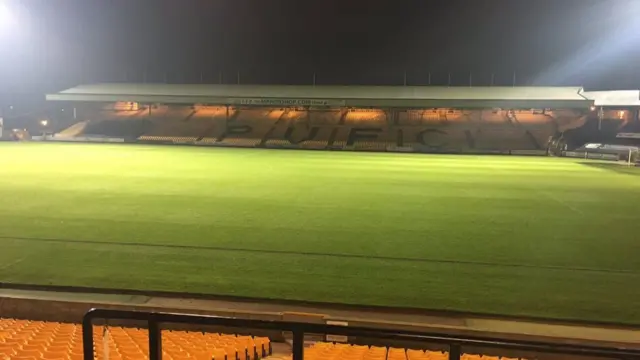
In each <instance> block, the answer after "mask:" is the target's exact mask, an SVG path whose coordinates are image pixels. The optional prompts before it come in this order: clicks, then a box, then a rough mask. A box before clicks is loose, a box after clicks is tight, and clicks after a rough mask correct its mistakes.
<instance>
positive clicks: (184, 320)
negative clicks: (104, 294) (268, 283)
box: [82, 309, 640, 360]
mask: <svg viewBox="0 0 640 360" xmlns="http://www.w3.org/2000/svg"><path fill="white" fill-rule="evenodd" d="M96 319H106V320H132V321H144V322H146V323H147V328H148V330H149V360H161V359H162V332H161V325H162V324H163V323H171V324H195V325H203V326H221V327H228V328H241V329H256V330H258V329H259V330H278V331H287V332H291V333H292V334H293V345H292V346H293V360H303V358H304V336H305V334H325V335H326V334H331V335H341V336H354V337H364V338H369V339H380V340H386V341H405V342H421V343H431V344H440V345H446V346H448V348H449V359H450V360H460V355H461V354H462V347H463V346H470V347H483V348H492V349H499V350H512V351H513V350H516V351H527V352H538V353H547V354H562V355H577V356H588V357H597V358H608V359H640V350H635V349H628V348H623V347H614V346H610V347H605V346H581V345H573V344H555V343H550V342H539V341H520V340H505V339H493V338H483V337H471V336H469V337H467V336H455V335H448V334H438V333H426V332H413V331H400V330H386V329H375V328H367V327H350V326H340V325H325V324H311V323H301V322H288V321H272V320H253V319H239V318H231V317H219V316H203V315H186V314H172V313H159V312H139V311H123V310H103V309H92V310H90V311H88V312H87V313H86V314H85V315H84V317H83V320H82V345H83V352H84V360H94V348H93V322H94V320H96Z"/></svg>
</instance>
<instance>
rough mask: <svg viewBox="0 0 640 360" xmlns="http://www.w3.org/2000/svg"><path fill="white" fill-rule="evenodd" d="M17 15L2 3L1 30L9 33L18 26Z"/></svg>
mask: <svg viewBox="0 0 640 360" xmlns="http://www.w3.org/2000/svg"><path fill="white" fill-rule="evenodd" d="M17 22H18V21H17V19H16V16H15V14H13V13H12V12H11V10H9V8H8V7H7V5H6V4H4V3H1V2H0V29H2V30H3V31H7V30H10V29H12V28H13V27H14V26H15V25H16V24H17Z"/></svg>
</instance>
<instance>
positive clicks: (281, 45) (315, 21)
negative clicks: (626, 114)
mask: <svg viewBox="0 0 640 360" xmlns="http://www.w3.org/2000/svg"><path fill="white" fill-rule="evenodd" d="M7 3H8V5H7V7H8V8H10V9H11V11H12V12H13V13H14V14H15V15H16V16H15V17H16V18H18V19H19V21H18V22H17V23H14V24H10V26H8V27H7V26H3V27H2V28H3V32H4V33H2V34H0V35H1V36H0V41H1V42H2V44H0V45H2V48H3V51H2V54H3V59H2V60H1V61H0V67H1V68H0V79H1V80H2V81H1V86H2V89H3V90H10V91H45V90H49V89H52V88H59V87H63V86H67V85H75V84H77V83H83V82H96V81H125V80H126V81H143V80H146V81H165V80H166V81H168V82H188V83H192V82H200V81H201V78H202V80H203V81H204V82H212V83H216V82H218V81H219V78H220V74H222V77H223V81H225V82H229V83H230V82H236V81H237V72H238V71H239V72H240V81H241V83H294V84H303V83H304V84H309V83H311V82H312V78H313V73H314V72H315V73H316V79H317V83H318V84H397V85H402V84H403V82H404V73H405V71H406V74H407V82H408V84H409V85H417V84H427V83H428V82H429V73H431V83H432V84H439V85H446V84H447V83H448V82H449V80H448V79H449V74H451V83H452V84H453V85H469V77H470V76H469V75H470V74H471V82H472V84H473V85H489V84H490V83H491V78H492V76H491V74H492V73H493V74H495V75H494V83H496V84H504V85H511V83H512V79H513V72H514V71H515V72H516V81H517V83H518V84H519V85H584V86H586V87H589V88H640V0H527V1H525V0H443V1H435V0H434V1H432V0H415V1H411V0H388V1H382V0H368V1H365V0H322V1H319V0H224V1H223V0H22V1H18V0H8V2H7Z"/></svg>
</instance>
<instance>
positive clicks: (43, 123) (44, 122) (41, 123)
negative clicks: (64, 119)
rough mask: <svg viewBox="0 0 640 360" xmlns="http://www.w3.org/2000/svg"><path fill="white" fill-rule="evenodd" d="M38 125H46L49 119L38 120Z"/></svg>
mask: <svg viewBox="0 0 640 360" xmlns="http://www.w3.org/2000/svg"><path fill="white" fill-rule="evenodd" d="M40 125H42V126H47V125H49V120H41V121H40Z"/></svg>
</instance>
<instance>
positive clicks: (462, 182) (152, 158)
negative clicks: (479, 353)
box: [0, 143, 640, 324]
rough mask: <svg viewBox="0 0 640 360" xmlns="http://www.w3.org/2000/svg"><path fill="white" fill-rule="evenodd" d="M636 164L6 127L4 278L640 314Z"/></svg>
mask: <svg viewBox="0 0 640 360" xmlns="http://www.w3.org/2000/svg"><path fill="white" fill-rule="evenodd" d="M620 169H621V168H619V167H611V166H606V165H602V164H601V163H596V162H591V163H585V162H583V161H580V160H568V159H556V158H536V157H531V158H520V157H498V156H444V155H433V156H426V155H425V156H423V155H403V154H368V153H351V152H308V151H276V150H249V149H216V148H195V147H155V146H127V145H85V144H39V143H31V144H28V143H3V144H0V174H1V176H0V281H2V282H12V283H32V284H55V285H72V286H94V287H108V288H127V289H144V290H169V291H182V292H197V293H208V294H224V295H237V296H251V297H262V298H277V299H294V300H310V301H323V302H338V303H350V304H367V305H388V306H400V307H417V308H427V309H447V310H462V311H473V312H481V313H489V314H506V315H525V316H540V317H550V318H561V319H581V320H593V321H612V322H626V323H635V324H640V221H639V219H640V214H639V205H640V176H637V175H640V173H639V172H637V171H635V170H636V169H626V168H625V169H624V171H620ZM53 240H55V241H53Z"/></svg>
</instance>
